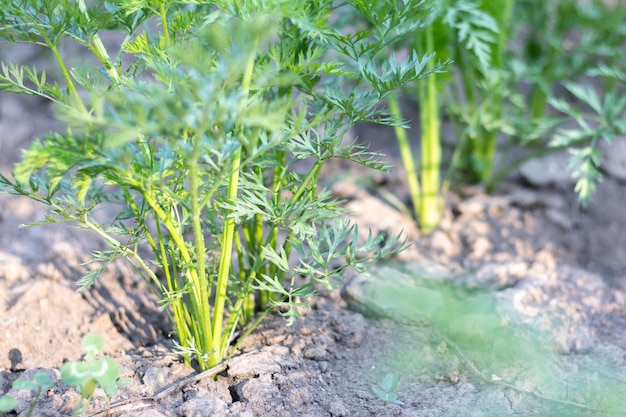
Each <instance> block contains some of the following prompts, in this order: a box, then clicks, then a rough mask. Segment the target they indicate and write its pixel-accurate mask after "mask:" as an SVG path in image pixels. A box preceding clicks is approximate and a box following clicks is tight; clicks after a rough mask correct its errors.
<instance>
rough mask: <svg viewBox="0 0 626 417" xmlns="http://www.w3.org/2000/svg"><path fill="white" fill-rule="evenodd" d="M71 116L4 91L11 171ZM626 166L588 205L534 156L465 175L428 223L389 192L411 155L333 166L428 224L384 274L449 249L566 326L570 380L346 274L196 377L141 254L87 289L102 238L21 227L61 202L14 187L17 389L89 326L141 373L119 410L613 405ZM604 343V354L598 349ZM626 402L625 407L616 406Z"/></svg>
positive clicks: (24, 400)
mask: <svg viewBox="0 0 626 417" xmlns="http://www.w3.org/2000/svg"><path fill="white" fill-rule="evenodd" d="M35 58H36V57H35ZM35 58H33V59H35ZM56 126H57V124H56V123H55V122H54V121H53V118H52V116H51V111H50V108H49V107H48V105H47V104H45V103H43V102H42V101H41V100H38V99H36V98H32V97H26V98H24V97H17V96H12V95H4V94H3V95H0V172H2V173H3V174H5V175H6V174H8V173H9V171H10V168H11V166H12V164H13V163H14V162H15V161H17V160H18V159H19V154H20V149H21V148H23V147H24V146H27V145H28V143H29V142H30V141H31V140H32V138H33V137H34V136H36V135H38V134H41V133H43V132H45V131H46V130H48V129H50V128H55V127H56ZM357 133H358V135H359V138H360V140H362V141H363V142H371V143H372V146H373V147H374V148H375V149H381V150H383V151H384V152H386V153H388V154H389V155H390V159H391V161H392V162H393V163H395V164H399V160H398V158H397V151H396V148H395V145H394V140H393V136H392V134H391V133H392V132H390V131H389V130H388V129H382V128H376V127H372V126H362V127H360V128H359V129H357ZM551 163H558V160H557V161H556V162H549V161H543V162H542V164H543V165H540V168H539V171H541V170H542V168H541V167H546V166H548V165H549V164H551ZM622 168H623V167H622ZM563 169H564V167H562V166H561V167H560V168H557V169H556V172H557V173H560V172H562V170H563ZM340 170H341V171H340ZM546 171H548V170H546ZM339 172H340V175H338V173H339ZM617 176H618V175H617V174H616V175H613V174H611V173H610V172H607V173H605V178H604V181H603V182H602V183H601V184H600V185H599V187H598V191H597V194H596V195H595V197H594V198H593V200H592V201H591V203H590V205H589V207H588V209H587V210H582V209H581V208H580V207H579V206H578V204H577V203H576V196H575V195H574V193H573V191H572V184H571V182H570V181H569V180H568V179H567V177H565V179H563V177H562V176H561V177H558V176H557V177H555V178H552V179H551V178H548V179H547V180H546V181H544V182H543V183H542V184H543V185H542V186H533V185H532V184H530V183H529V182H528V178H526V177H524V176H523V175H520V174H519V173H516V174H515V175H514V176H513V177H511V178H509V179H508V180H507V181H506V182H504V183H503V184H501V185H500V186H499V187H498V189H497V190H496V191H495V192H494V193H493V194H491V195H486V194H484V193H483V192H482V190H480V189H479V188H465V189H462V190H457V191H454V192H452V193H451V194H450V196H449V198H448V201H447V204H446V211H445V215H444V219H443V222H442V225H441V227H440V228H439V229H437V230H436V231H434V232H433V233H432V234H430V235H428V236H425V235H421V234H420V233H419V232H418V231H417V230H416V228H415V226H414V224H413V222H412V221H411V220H410V219H407V218H405V217H403V216H402V215H401V214H399V212H398V210H396V209H395V208H393V207H392V206H391V205H390V204H388V203H387V202H386V199H385V195H386V193H392V194H393V195H395V196H397V197H398V198H399V199H400V200H402V201H405V202H406V201H408V196H407V194H406V186H405V183H404V180H403V174H402V169H401V168H397V169H396V170H394V172H392V173H390V174H384V175H381V174H371V175H370V174H368V173H367V172H365V171H363V170H361V169H359V168H357V167H354V166H345V165H342V164H333V165H332V166H330V167H329V169H328V171H327V173H326V178H327V181H328V184H329V186H331V187H332V189H333V191H334V192H335V193H336V194H337V195H338V196H340V197H342V198H345V199H346V200H347V203H346V204H347V205H348V207H349V208H351V209H352V210H353V211H354V212H355V215H354V218H355V220H356V221H358V222H359V224H360V225H361V227H362V228H364V229H365V228H367V227H370V228H372V229H374V230H377V231H385V232H388V233H397V232H398V231H400V230H403V231H404V233H405V234H406V235H407V236H408V237H409V239H410V241H411V242H412V244H413V246H412V247H411V249H409V250H408V251H407V252H406V253H404V254H403V255H402V256H401V257H400V259H398V260H395V261H394V262H396V264H392V266H391V267H389V268H387V269H384V268H383V269H382V272H380V273H379V275H380V277H379V279H381V280H394V279H395V278H394V274H395V273H394V272H393V271H394V269H393V268H396V267H397V268H400V269H403V270H404V271H405V272H406V271H407V269H408V270H409V272H410V270H411V268H412V267H411V265H423V264H424V263H428V262H435V263H437V264H440V265H443V266H445V267H446V268H448V269H449V270H450V274H451V275H454V276H457V277H458V278H456V279H455V280H453V281H454V282H457V283H458V285H460V286H462V287H464V288H466V289H473V290H480V291H486V292H487V293H489V294H491V295H494V296H495V297H496V298H497V299H498V300H500V301H498V303H501V304H499V305H500V310H501V311H506V309H507V308H510V310H511V311H515V312H516V313H515V314H517V316H515V317H517V318H516V320H519V322H520V323H521V322H524V323H525V325H528V326H531V327H532V326H537V327H541V328H542V329H543V330H545V331H546V332H548V333H549V335H550V337H551V339H550V341H549V343H548V344H549V345H550V349H551V352H553V353H554V355H555V356H554V358H553V361H552V362H550V364H549V365H548V367H554V370H553V371H552V370H551V371H550V372H552V373H553V374H554V375H555V376H558V377H559V378H558V379H559V380H560V383H562V384H563V385H560V386H558V387H552V386H548V385H547V383H546V382H545V381H543V380H536V379H532V378H529V377H528V378H527V377H526V375H525V374H524V372H522V371H521V370H520V369H517V368H520V367H521V368H524V364H521V365H520V364H519V362H514V361H513V362H511V367H513V368H515V367H517V368H516V369H513V371H511V372H509V371H508V370H507V369H495V370H494V368H493V366H504V365H501V364H500V363H498V364H497V365H493V366H491V365H490V364H489V363H488V362H486V363H485V364H482V365H477V363H476V362H473V361H472V359H471V358H468V357H467V355H464V354H463V351H462V349H461V350H459V351H455V350H454V349H452V348H453V347H455V345H453V344H451V343H453V342H450V340H447V339H446V338H445V335H444V336H438V333H437V332H436V331H434V330H433V329H429V326H428V323H426V324H424V323H422V324H421V326H422V327H420V324H419V323H418V324H417V325H416V324H415V323H410V320H409V322H406V321H404V322H402V323H398V322H396V321H393V320H389V318H388V317H387V318H385V317H380V315H378V316H377V315H375V314H373V315H368V310H367V309H363V308H359V306H358V302H356V303H355V302H354V300H351V304H350V306H349V305H348V303H347V301H346V298H349V297H346V296H342V293H341V291H340V290H337V291H335V292H332V293H323V294H322V295H321V296H320V297H319V298H317V299H316V300H314V301H313V302H312V308H311V309H310V310H308V311H307V312H306V313H305V315H304V317H303V318H302V319H301V320H300V321H298V322H297V323H296V324H295V325H293V326H291V327H286V326H285V324H284V322H283V321H282V319H281V318H280V317H278V316H269V317H268V318H267V320H265V322H264V323H262V325H261V326H260V327H259V328H258V329H257V330H255V331H254V333H253V334H252V335H251V336H250V337H249V338H248V339H247V340H246V341H245V342H243V344H242V345H241V347H240V351H239V352H238V353H237V354H236V355H235V357H234V358H233V360H232V361H231V362H229V363H228V364H227V365H226V368H225V369H224V370H222V371H221V372H220V373H219V374H218V375H217V377H216V379H212V378H210V377H204V378H195V377H194V375H195V371H193V370H191V369H186V368H185V367H184V366H183V365H182V364H181V362H180V360H179V358H178V357H176V356H175V355H173V354H171V351H172V341H171V339H170V338H169V337H168V336H169V334H170V332H171V330H172V327H171V324H170V323H168V321H167V318H166V316H165V315H164V314H163V313H162V312H161V311H160V310H159V306H158V304H157V300H156V298H155V297H154V296H153V295H151V293H150V291H149V290H148V288H147V286H146V285H145V284H144V283H143V282H142V281H140V280H138V278H137V277H136V275H135V274H134V273H133V271H132V269H130V268H129V267H128V266H126V265H125V264H123V263H116V264H115V265H114V266H113V267H111V268H109V269H108V270H107V272H106V273H105V274H104V276H103V277H102V278H101V279H100V280H99V281H98V283H97V284H96V285H94V286H93V287H92V288H90V289H89V290H87V291H84V292H81V293H77V292H76V287H77V286H76V280H77V279H78V278H80V277H81V274H83V273H84V271H85V266H84V265H83V263H84V262H85V261H86V260H88V259H89V252H90V250H94V249H101V248H103V244H102V242H100V241H98V240H97V239H96V238H95V237H94V236H93V235H91V234H89V233H88V232H86V231H83V230H78V229H74V228H70V227H67V226H65V225H58V226H46V227H41V228H27V229H23V228H19V225H20V224H24V223H28V222H31V221H35V220H38V219H41V218H42V215H43V209H44V208H43V207H41V206H40V205H37V204H36V203H33V202H31V201H28V200H26V199H23V198H19V197H12V196H5V195H2V196H0V394H1V393H6V392H8V391H9V389H10V386H11V383H12V381H13V380H14V379H15V378H17V377H18V376H26V377H28V376H32V375H33V373H34V372H36V371H38V370H41V368H43V369H45V370H47V372H49V373H51V374H54V376H56V377H58V375H59V373H58V369H59V368H60V366H61V365H62V363H63V362H64V361H65V360H74V359H78V358H80V357H81V354H82V352H81V349H80V341H81V338H82V336H83V335H85V334H87V333H97V334H99V335H101V336H103V337H104V339H105V340H106V349H107V351H106V353H107V354H109V355H111V356H112V357H114V358H115V359H116V360H118V362H119V363H120V364H121V365H122V373H123V376H125V377H128V378H131V379H132V381H133V383H132V385H131V386H129V387H124V388H122V389H121V392H120V397H119V398H116V399H115V401H123V400H128V401H126V402H125V403H120V402H118V403H117V404H115V403H114V406H113V407H112V409H111V410H110V415H114V416H155V417H157V416H257V417H261V416H508V415H522V416H527V415H528V416H530V415H543V416H545V415H554V416H560V415H563V416H569V415H585V416H586V415H590V416H591V415H598V416H600V415H606V414H603V412H602V411H597V410H601V409H602V407H604V406H607V407H608V406H610V405H611V404H608V402H609V401H610V398H609V397H610V395H608V394H607V395H608V396H607V399H606V401H605V400H604V399H603V397H601V396H600V397H598V394H597V393H595V391H593V392H594V393H595V394H594V395H593V396H595V398H591V397H593V396H592V395H591V393H592V391H590V390H589V389H586V388H584V387H589V386H594V385H595V386H600V385H601V384H603V383H604V382H603V381H604V380H603V379H602V375H605V374H606V377H607V378H610V380H611V381H613V382H612V384H607V386H612V387H617V388H615V389H617V390H622V391H623V389H624V388H623V385H624V384H625V383H624V381H626V375H625V374H624V372H623V370H624V366H625V364H624V357H625V356H624V354H625V352H626V350H625V349H626V337H625V331H624V328H625V327H624V324H625V323H626V256H625V255H626V233H625V231H624V226H625V225H626V209H625V204H626V194H625V191H626V184H625V183H624V182H622V181H621V180H619V179H618V178H616V177H617ZM346 178H348V179H346ZM355 178H357V179H358V181H355V180H354V179H355ZM525 178H526V179H525ZM535 182H536V181H535ZM393 265H396V266H393ZM397 265H400V266H397ZM407 265H408V266H407ZM416 268H418V267H417V266H416ZM390 271H391V272H390ZM345 294H346V292H345V291H344V295H345ZM507 300H508V301H507ZM507 303H508V304H507ZM507 306H508V307H507ZM355 309H357V310H360V312H356V311H354V310H355ZM383 316H384V314H383ZM400 321H402V320H400ZM467 330H468V331H469V332H471V331H472V326H471V325H468V326H467ZM438 337H440V339H438ZM520 337H521V336H520ZM494 340H495V339H494ZM520 340H521V339H520ZM481 343H482V345H481V346H482V347H484V350H485V351H488V350H489V349H491V348H493V343H495V342H494V341H493V340H492V339H491V336H490V335H489V334H487V335H485V338H484V339H482V342H481ZM482 347H481V349H482ZM438 355H439V356H438ZM426 357H428V358H429V359H428V361H427V362H428V365H427V366H426V365H424V358H426ZM591 357H593V358H600V359H598V360H600V361H601V362H602V363H603V364H604V365H603V366H600V365H597V363H599V362H593V365H589V364H588V363H587V362H586V360H587V358H591ZM572 364H573V365H572ZM526 365H528V367H529V369H530V368H532V366H530V364H526ZM586 366H587V368H589V367H591V371H589V370H587V371H585V369H587V368H585V367H586ZM550 369H552V368H550ZM564 369H566V370H567V371H565V370H564ZM387 373H393V374H395V375H397V376H398V378H399V386H398V389H397V394H398V397H399V399H400V400H401V401H402V402H403V403H404V405H398V404H386V403H384V402H383V401H382V400H380V399H379V398H378V397H377V395H376V394H375V392H374V390H373V389H372V386H373V385H377V384H380V382H381V381H382V379H383V377H384V375H385V374H387ZM503 375H504V376H503ZM188 377H190V378H191V379H185V378H188ZM576 381H578V382H576ZM575 382H576V383H575ZM170 384H173V385H171V386H170V389H169V390H167V391H163V389H164V388H166V387H168V386H169V385H170ZM581 386H582V387H583V388H580V389H579V388H578V387H581ZM602 386H604V385H602ZM620 387H621V388H620ZM11 394H12V395H14V396H16V397H18V399H19V407H18V414H17V415H20V416H24V415H26V411H27V408H28V407H29V405H30V401H31V398H32V395H31V393H29V392H24V391H11ZM77 401H78V394H76V393H75V392H74V391H73V390H72V389H70V388H68V387H67V386H65V385H63V384H62V383H58V384H57V385H56V386H55V387H54V388H53V389H50V390H48V391H47V392H45V393H43V396H42V398H41V399H40V401H39V403H38V406H37V408H36V409H35V412H34V414H33V415H37V416H59V415H69V414H70V413H71V410H72V408H73V407H74V406H75V405H76V403H77ZM618 406H619V405H618ZM568 407H570V408H568ZM594 410H596V411H594ZM625 414H626V408H623V409H621V410H616V411H615V414H613V415H625ZM9 415H15V414H9ZM89 415H106V407H105V405H104V403H103V402H102V401H101V400H96V401H94V403H93V405H92V407H90V410H89Z"/></svg>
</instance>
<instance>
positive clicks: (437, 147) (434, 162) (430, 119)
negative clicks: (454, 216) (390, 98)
mask: <svg viewBox="0 0 626 417" xmlns="http://www.w3.org/2000/svg"><path fill="white" fill-rule="evenodd" d="M423 50H425V51H433V50H435V43H434V35H433V28H432V26H429V27H428V28H426V33H425V34H424V39H423ZM434 65H435V64H434V62H432V61H431V62H429V64H428V66H429V67H430V68H432V67H433V66H434ZM419 98H420V120H421V124H422V126H421V128H422V129H421V130H422V140H421V149H422V166H421V172H422V174H421V178H422V193H423V194H422V200H421V201H420V207H419V213H420V216H419V220H420V226H421V228H422V230H423V231H425V232H429V231H431V230H432V229H434V228H435V227H437V226H438V225H439V219H440V216H441V213H440V212H441V209H442V207H441V203H440V196H439V185H440V184H439V183H440V178H439V176H440V174H439V168H440V165H441V141H440V137H439V123H440V121H439V100H438V98H439V96H438V93H437V75H436V74H432V75H431V76H430V77H428V78H427V79H426V80H425V82H422V83H420V85H419Z"/></svg>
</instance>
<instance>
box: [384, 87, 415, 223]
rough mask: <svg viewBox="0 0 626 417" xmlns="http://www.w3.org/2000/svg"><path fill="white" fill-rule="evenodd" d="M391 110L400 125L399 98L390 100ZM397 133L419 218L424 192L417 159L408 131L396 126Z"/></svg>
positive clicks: (410, 190) (412, 199) (412, 200)
mask: <svg viewBox="0 0 626 417" xmlns="http://www.w3.org/2000/svg"><path fill="white" fill-rule="evenodd" d="M388 102H389V110H390V111H391V115H392V117H393V119H394V121H395V122H396V124H397V123H399V122H400V121H401V120H402V112H401V111H400V106H399V104H398V98H397V97H396V96H391V97H389V99H388ZM394 131H395V133H396V140H397V141H398V148H399V149H400V156H401V157H402V164H403V165H404V170H405V171H406V178H407V182H408V185H409V193H410V194H411V202H412V203H413V210H414V211H415V217H416V218H419V217H420V216H419V208H420V204H421V203H420V201H421V197H422V190H421V187H420V183H419V178H418V177H417V167H416V166H415V158H413V152H412V150H411V145H410V143H409V138H408V135H407V133H406V130H405V129H404V128H403V127H400V126H397V125H396V126H394Z"/></svg>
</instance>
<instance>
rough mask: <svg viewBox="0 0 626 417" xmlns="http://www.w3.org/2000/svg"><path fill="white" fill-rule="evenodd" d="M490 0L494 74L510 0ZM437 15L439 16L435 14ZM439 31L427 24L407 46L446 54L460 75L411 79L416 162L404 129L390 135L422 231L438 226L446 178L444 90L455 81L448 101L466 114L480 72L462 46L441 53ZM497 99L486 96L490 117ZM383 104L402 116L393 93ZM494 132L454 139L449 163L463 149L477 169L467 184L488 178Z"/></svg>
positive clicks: (499, 105) (475, 93)
mask: <svg viewBox="0 0 626 417" xmlns="http://www.w3.org/2000/svg"><path fill="white" fill-rule="evenodd" d="M496 3H497V5H494V6H493V7H492V8H491V9H492V10H490V11H492V12H493V17H494V19H495V20H496V22H497V24H498V29H499V31H498V37H497V39H496V41H495V42H494V43H493V45H492V48H491V65H492V68H491V69H493V70H495V71H496V72H497V70H498V69H499V68H501V66H502V65H503V64H504V62H503V60H504V54H505V51H506V48H507V42H508V36H507V35H508V32H507V28H508V26H509V24H510V20H511V17H512V12H513V7H514V3H515V1H514V0H502V1H500V2H496ZM437 18H441V16H438V17H437ZM439 35H440V34H439V33H436V30H435V26H434V25H433V24H430V25H428V26H426V27H424V28H423V29H422V30H421V31H420V32H418V33H417V34H416V35H415V38H414V40H413V43H412V46H413V47H414V49H415V50H416V51H418V52H419V53H424V52H426V51H427V52H429V53H432V52H436V53H437V56H438V57H439V59H449V58H452V59H453V61H455V62H454V63H453V64H452V69H451V71H452V72H455V71H457V70H458V71H459V72H460V74H459V76H458V77H456V76H454V75H453V76H451V77H450V76H448V75H447V74H431V75H430V76H429V77H428V78H425V79H422V80H418V81H416V82H417V102H418V105H419V125H420V133H421V134H420V147H421V149H420V154H419V155H420V158H419V160H416V158H415V157H414V155H413V150H412V147H411V142H410V140H409V137H408V134H407V130H406V129H405V128H403V127H401V126H397V127H395V135H396V139H397V142H398V146H399V150H400V155H401V158H402V163H403V165H404V168H405V171H406V175H407V184H408V188H409V193H410V197H411V204H412V206H413V209H414V213H415V218H416V220H417V221H418V224H419V226H420V228H421V230H422V231H423V232H426V233H428V232H430V231H432V230H433V229H435V228H436V227H437V226H438V225H439V223H440V219H441V215H442V212H443V207H444V196H445V194H446V190H447V189H448V187H449V181H448V180H447V179H444V180H442V173H441V165H442V144H441V120H442V115H441V105H442V102H443V101H444V94H445V90H446V88H447V87H449V84H451V83H452V84H457V85H455V86H453V88H448V91H459V92H460V93H459V94H458V96H457V97H454V98H453V100H454V101H455V103H459V102H461V101H463V102H464V103H465V110H466V111H468V112H472V111H474V110H475V109H477V108H478V104H479V103H478V102H479V100H481V97H480V92H479V91H478V88H479V87H478V85H479V82H480V81H481V77H484V72H482V71H481V68H479V67H478V65H476V64H475V63H473V62H472V60H471V59H469V58H468V56H467V55H468V54H467V51H465V50H463V47H462V46H458V48H459V50H458V51H456V53H455V54H454V55H455V56H452V57H447V56H445V54H446V51H445V50H438V45H440V44H441V42H440V41H439V40H438V39H437V38H436V37H437V36H439ZM442 55H443V56H442ZM456 61H458V62H456ZM434 62H435V61H434V60H433V61H431V62H430V63H429V65H430V66H431V67H432V66H433V65H435V63H434ZM502 100H503V98H502V97H499V99H498V98H496V99H493V98H491V99H490V102H489V104H488V105H489V109H488V111H490V112H491V113H492V114H493V115H494V117H498V116H499V112H500V109H501V108H502ZM388 104H389V109H390V112H391V114H392V116H393V117H394V119H396V120H398V121H399V120H402V118H403V117H404V115H403V114H402V111H401V108H400V104H399V100H398V97H397V96H394V97H390V98H389V100H388ZM471 117H472V116H470V118H471ZM498 133H499V132H498V131H497V130H496V129H485V128H483V129H480V130H479V131H477V132H476V133H475V136H474V137H472V138H468V137H462V136H461V137H460V139H459V141H460V142H465V143H459V145H458V146H457V148H456V152H455V154H454V156H453V161H452V163H451V166H454V165H455V160H458V159H459V158H460V157H461V156H463V157H468V155H461V154H460V153H461V152H469V154H470V155H469V158H471V160H473V161H474V165H475V166H476V167H479V169H475V170H474V171H475V172H474V174H475V175H476V178H474V179H472V180H470V181H468V182H471V181H478V182H487V181H489V179H490V178H491V175H492V169H493V160H494V156H495V152H496V145H497V136H498Z"/></svg>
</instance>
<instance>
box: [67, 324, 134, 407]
mask: <svg viewBox="0 0 626 417" xmlns="http://www.w3.org/2000/svg"><path fill="white" fill-rule="evenodd" d="M82 347H83V349H84V350H85V352H86V357H85V360H83V361H70V362H66V363H65V364H64V365H63V367H62V368H61V380H62V381H63V382H65V383H66V384H68V385H71V386H74V387H76V388H77V390H78V391H79V392H80V395H81V401H80V404H79V405H78V407H77V408H76V409H75V410H74V413H72V415H73V416H76V415H78V414H79V413H81V415H85V412H86V410H87V406H88V405H89V403H90V402H91V400H92V399H93V396H94V393H95V391H96V388H98V387H100V388H102V389H103V390H104V392H105V394H106V396H107V398H106V399H107V404H108V403H109V402H110V399H111V398H112V397H116V396H117V392H118V388H119V387H120V386H127V385H129V384H130V382H131V381H130V380H129V379H128V378H120V367H119V365H118V364H117V363H116V362H115V361H114V360H113V359H111V358H100V359H96V355H97V354H99V353H101V352H102V351H103V350H104V339H102V337H100V336H98V335H93V334H89V335H86V336H85V337H84V338H83V341H82Z"/></svg>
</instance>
